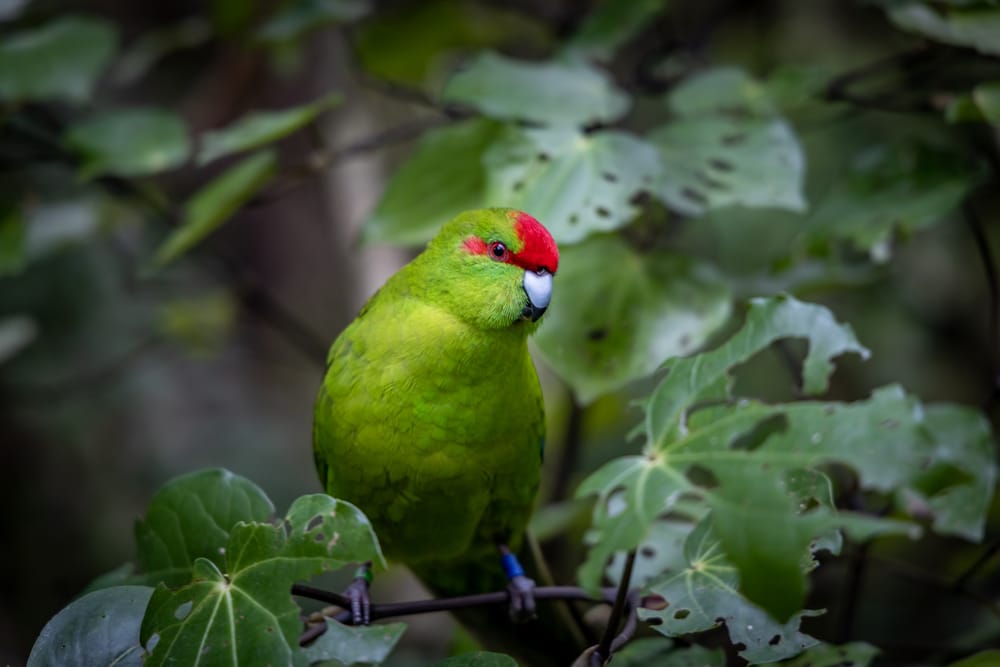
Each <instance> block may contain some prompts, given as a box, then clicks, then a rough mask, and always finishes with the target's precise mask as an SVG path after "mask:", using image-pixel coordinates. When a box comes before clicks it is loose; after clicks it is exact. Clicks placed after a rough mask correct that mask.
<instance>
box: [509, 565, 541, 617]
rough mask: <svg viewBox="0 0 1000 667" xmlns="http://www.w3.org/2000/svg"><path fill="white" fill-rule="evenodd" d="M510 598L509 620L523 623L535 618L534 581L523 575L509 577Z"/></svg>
mask: <svg viewBox="0 0 1000 667" xmlns="http://www.w3.org/2000/svg"><path fill="white" fill-rule="evenodd" d="M507 594H508V595H509V596H510V607H509V608H508V612H509V613H510V620H512V621H513V622H515V623H524V622H526V621H530V620H532V619H533V618H535V580H534V579H529V578H528V577H526V576H524V575H523V574H521V575H517V576H515V577H511V578H510V581H508V582H507Z"/></svg>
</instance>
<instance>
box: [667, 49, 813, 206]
mask: <svg viewBox="0 0 1000 667" xmlns="http://www.w3.org/2000/svg"><path fill="white" fill-rule="evenodd" d="M668 104H669V106H670V108H671V110H672V111H673V113H674V114H675V116H676V118H675V119H674V120H672V121H671V122H669V123H667V124H665V125H662V126H660V127H658V128H654V129H653V130H651V131H650V133H649V140H650V142H651V143H652V144H654V145H655V146H656V147H657V148H658V149H659V151H660V156H661V158H662V161H663V170H662V174H661V178H660V179H659V181H658V184H657V186H656V187H655V188H654V189H653V190H654V192H655V193H656V194H657V195H658V196H659V197H660V198H662V199H663V201H664V202H665V203H666V204H667V205H668V206H669V207H671V208H672V209H674V210H677V211H678V212H680V213H683V214H685V215H701V214H703V213H705V212H706V211H707V210H709V209H715V208H721V207H725V206H734V205H739V206H750V207H771V208H784V209H788V210H792V211H802V210H804V209H805V208H806V203H805V199H804V197H803V194H802V188H803V181H804V177H805V158H804V157H803V154H802V148H801V147H800V146H799V142H798V140H797V139H796V137H795V133H794V132H793V131H792V128H791V127H790V126H789V125H788V123H786V122H785V121H784V120H783V119H781V118H780V117H778V116H777V115H776V113H775V112H774V110H773V106H772V104H771V102H770V101H769V100H768V98H767V94H766V91H765V88H764V87H763V86H761V85H760V84H758V83H757V82H755V81H753V80H752V79H750V78H749V77H748V76H747V75H746V74H744V73H743V72H742V71H740V70H735V69H731V68H719V69H714V70H709V71H708V72H705V73H703V74H699V75H697V76H695V77H694V78H692V79H689V80H687V81H685V82H684V83H683V84H681V85H680V86H678V87H677V88H676V89H675V90H674V91H673V92H672V93H671V94H670V97H669V98H668Z"/></svg>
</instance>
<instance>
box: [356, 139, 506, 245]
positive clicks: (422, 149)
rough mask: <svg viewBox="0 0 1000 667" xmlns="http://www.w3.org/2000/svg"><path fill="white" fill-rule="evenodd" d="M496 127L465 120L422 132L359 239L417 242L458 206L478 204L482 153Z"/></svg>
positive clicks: (482, 181)
mask: <svg viewBox="0 0 1000 667" xmlns="http://www.w3.org/2000/svg"><path fill="white" fill-rule="evenodd" d="M502 129H503V126H502V125H500V124H499V123H495V122H493V121H489V120H471V121H465V122H462V123H457V124H455V125H451V126H449V127H444V128H440V129H436V130H432V131H430V132H427V133H426V134H424V135H423V137H421V139H420V142H419V143H418V144H417V147H416V148H415V149H414V151H413V153H411V154H410V156H409V158H407V160H406V161H405V162H404V163H403V165H402V166H401V167H399V169H397V170H396V173H395V174H393V177H392V179H391V180H390V181H389V184H388V185H387V186H386V189H385V192H384V193H383V194H382V198H381V199H380V200H379V203H378V206H377V207H376V208H375V211H374V212H373V213H372V215H371V217H369V218H368V220H367V222H366V223H365V226H364V232H363V240H364V241H365V242H366V243H373V242H390V243H398V244H401V245H419V244H422V243H425V242H427V241H429V240H430V239H431V238H433V237H434V234H435V233H437V230H438V229H439V228H440V227H441V225H443V224H444V223H446V222H448V220H450V219H451V218H453V217H455V216H456V215H458V214H459V213H461V212H462V211H467V210H469V209H473V208H480V207H481V206H483V192H484V188H485V187H486V170H485V167H484V166H483V164H482V162H483V153H485V152H486V150H487V148H488V147H489V146H490V145H491V144H492V143H493V142H494V141H496V139H497V137H499V136H500V134H501V131H502Z"/></svg>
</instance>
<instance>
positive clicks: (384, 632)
mask: <svg viewBox="0 0 1000 667" xmlns="http://www.w3.org/2000/svg"><path fill="white" fill-rule="evenodd" d="M405 630H406V624H405V623H388V624H385V625H366V626H358V627H351V626H349V625H344V624H342V623H338V622H337V621H334V620H332V619H329V618H328V619H326V632H324V633H323V634H322V635H320V636H319V638H318V639H317V640H316V641H314V642H313V643H312V644H310V645H309V646H307V647H306V648H305V649H304V650H305V654H306V657H307V658H309V663H310V664H312V663H317V662H320V661H323V660H336V661H337V663H338V664H341V665H380V664H382V663H383V662H385V659H386V658H388V657H389V654H390V653H391V652H392V650H393V649H394V648H395V647H396V644H397V643H398V642H399V639H400V637H402V636H403V632H404V631H405Z"/></svg>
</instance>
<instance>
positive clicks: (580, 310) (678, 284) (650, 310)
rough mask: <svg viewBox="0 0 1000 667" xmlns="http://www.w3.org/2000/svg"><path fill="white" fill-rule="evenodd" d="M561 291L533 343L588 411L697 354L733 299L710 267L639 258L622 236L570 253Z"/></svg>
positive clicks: (655, 256)
mask: <svg viewBox="0 0 1000 667" xmlns="http://www.w3.org/2000/svg"><path fill="white" fill-rule="evenodd" d="M595 267H614V269H613V270H611V269H602V270H595ZM555 290H556V291H555V298H554V299H553V301H552V305H551V306H550V307H549V310H548V312H547V313H546V315H545V318H544V321H543V324H542V326H541V327H540V328H539V330H538V333H537V334H536V335H535V338H534V341H535V343H536V344H537V345H538V348H539V350H540V351H541V352H542V356H543V358H544V359H545V361H546V363H548V364H549V365H550V366H551V367H552V368H553V369H554V370H555V371H556V372H557V373H558V374H559V376H560V377H562V378H563V379H564V380H565V381H566V382H567V383H568V384H569V385H570V387H572V389H573V392H574V394H575V395H576V396H577V399H578V400H579V401H581V402H582V403H589V402H591V401H593V400H594V399H595V398H597V397H598V396H600V395H602V394H605V393H608V392H611V391H614V390H616V389H620V388H621V387H623V386H624V385H626V384H627V383H629V382H631V381H632V380H635V379H638V378H641V377H645V376H646V375H649V374H650V373H652V372H653V371H654V370H656V369H657V368H658V367H659V366H660V364H661V363H663V361H664V360H665V359H667V358H668V357H673V356H681V355H684V354H689V353H691V352H693V351H694V350H696V349H697V348H699V347H700V346H701V345H703V344H704V343H705V341H706V339H707V338H708V336H709V335H710V334H711V333H712V332H714V331H715V330H716V329H717V328H719V327H720V326H721V325H722V324H723V323H725V321H726V319H727V317H728V316H729V311H730V298H729V291H728V289H727V288H726V286H725V284H724V283H722V282H721V281H720V280H719V278H717V277H716V276H714V275H713V273H712V272H711V271H710V270H709V269H708V267H706V266H704V265H701V264H698V263H697V262H695V261H694V260H691V259H689V258H686V257H682V256H679V255H676V254H673V253H669V252H663V251H659V252H651V253H640V252H637V251H636V250H634V249H633V248H631V247H629V246H628V244H627V243H626V242H625V241H623V240H622V239H621V238H620V237H618V236H607V235H603V236H595V237H591V238H589V239H587V240H586V241H584V242H583V243H580V244H577V245H572V246H569V247H567V248H564V249H563V251H562V254H561V257H560V266H559V273H558V274H556V278H555Z"/></svg>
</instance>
